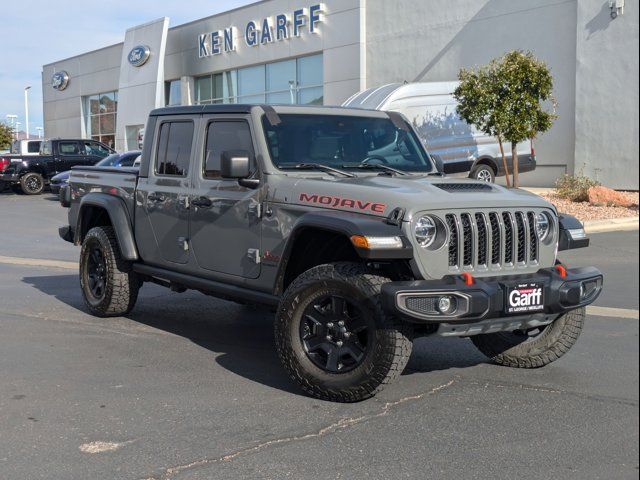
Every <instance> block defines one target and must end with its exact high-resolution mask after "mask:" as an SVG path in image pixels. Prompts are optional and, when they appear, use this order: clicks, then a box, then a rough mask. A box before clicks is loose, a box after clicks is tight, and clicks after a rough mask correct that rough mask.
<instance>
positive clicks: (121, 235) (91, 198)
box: [74, 193, 139, 261]
mask: <svg viewBox="0 0 640 480" xmlns="http://www.w3.org/2000/svg"><path fill="white" fill-rule="evenodd" d="M94 208H98V209H101V210H104V211H105V212H106V213H107V215H108V216H109V220H110V222H111V226H112V227H113V229H114V230H115V233H116V237H117V239H118V245H119V246H120V252H121V253H122V256H123V257H124V258H125V259H126V260H130V261H136V260H138V258H139V256H138V249H137V247H136V243H135V240H134V237H133V228H132V225H133V224H132V221H131V218H130V217H129V214H128V213H127V209H126V206H125V204H124V202H123V201H122V200H121V199H119V198H118V197H114V196H113V195H108V194H106V193H88V194H86V195H85V196H84V197H82V200H80V207H79V209H78V220H77V225H76V228H75V237H74V243H76V244H80V243H82V241H83V239H84V236H85V235H86V233H87V231H88V230H89V227H90V225H91V212H94V211H95V210H94Z"/></svg>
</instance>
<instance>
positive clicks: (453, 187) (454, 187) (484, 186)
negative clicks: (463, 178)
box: [433, 182, 493, 192]
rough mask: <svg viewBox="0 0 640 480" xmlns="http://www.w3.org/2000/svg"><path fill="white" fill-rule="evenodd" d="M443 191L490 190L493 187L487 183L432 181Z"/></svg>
mask: <svg viewBox="0 0 640 480" xmlns="http://www.w3.org/2000/svg"><path fill="white" fill-rule="evenodd" d="M433 186H434V187H438V188H439V189H441V190H444V191H445V192H492V191H493V187H492V186H491V185H489V184H488V183H471V182H469V183H434V184H433Z"/></svg>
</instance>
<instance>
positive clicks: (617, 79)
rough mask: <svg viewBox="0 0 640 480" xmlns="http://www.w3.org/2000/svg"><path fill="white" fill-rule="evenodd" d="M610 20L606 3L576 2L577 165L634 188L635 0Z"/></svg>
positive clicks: (606, 181)
mask: <svg viewBox="0 0 640 480" xmlns="http://www.w3.org/2000/svg"><path fill="white" fill-rule="evenodd" d="M625 3H626V5H625V11H624V15H622V16H619V17H618V18H616V19H615V20H612V19H611V16H610V13H611V10H610V9H609V2H608V1H604V0H580V1H579V2H578V29H577V54H576V59H577V75H576V170H577V171H584V173H585V174H586V175H589V176H590V177H593V178H596V179H598V180H599V181H601V182H602V183H603V184H604V185H612V186H615V187H616V188H622V189H632V190H637V189H638V53H639V52H638V2H637V1H630V0H627V1H626V2H625Z"/></svg>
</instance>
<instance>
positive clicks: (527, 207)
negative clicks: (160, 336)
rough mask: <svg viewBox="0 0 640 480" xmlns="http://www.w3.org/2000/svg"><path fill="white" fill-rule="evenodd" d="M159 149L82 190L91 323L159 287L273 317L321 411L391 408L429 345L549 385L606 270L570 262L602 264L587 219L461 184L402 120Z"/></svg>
mask: <svg viewBox="0 0 640 480" xmlns="http://www.w3.org/2000/svg"><path fill="white" fill-rule="evenodd" d="M145 131H146V132H147V137H146V138H145V142H144V149H143V153H142V163H141V166H140V169H139V170H138V169H132V168H119V169H107V168H100V169H98V168H95V167H76V168H73V169H72V172H71V181H70V194H69V195H70V198H69V205H70V208H69V225H67V226H63V227H60V236H61V237H62V238H64V239H65V240H67V241H70V242H74V243H75V244H76V245H82V249H81V253H80V287H81V289H82V294H83V296H84V300H85V302H86V305H87V307H88V308H89V310H90V311H91V312H92V313H93V314H95V315H98V316H103V317H107V316H118V315H124V314H127V313H128V312H129V311H130V310H131V309H132V308H133V306H134V304H135V303H136V298H137V296H138V290H139V289H140V287H141V286H142V285H143V283H144V282H154V283H157V284H160V285H163V286H166V287H169V288H171V289H172V290H174V291H184V290H185V289H195V290H199V291H201V292H203V293H205V294H209V295H213V296H216V297H221V298H223V299H227V300H233V301H238V302H240V303H254V304H263V305H267V306H270V307H272V308H274V309H276V312H277V313H276V315H275V317H276V319H275V339H276V348H277V351H278V354H279V356H280V358H281V360H282V363H283V365H284V367H285V368H286V370H287V371H288V373H289V375H290V376H291V378H292V379H294V380H295V381H297V382H298V384H299V385H300V386H301V387H302V389H303V390H304V391H305V392H307V393H308V394H310V395H313V396H315V397H318V398H322V399H327V400H333V401H344V402H348V401H357V400H362V399H365V398H368V397H371V396H373V395H375V394H376V393H377V392H378V391H380V390H381V388H382V387H383V386H384V385H386V384H387V383H389V382H391V381H392V380H393V379H394V378H396V377H397V376H398V375H400V373H401V372H402V370H403V368H404V367H405V365H406V363H407V361H408V359H409V355H410V353H411V348H412V340H413V339H414V338H416V337H419V336H426V335H436V336H442V337H459V338H464V337H469V338H471V340H472V341H473V343H474V345H475V346H476V347H477V348H478V349H480V351H481V352H482V353H484V354H485V355H487V356H488V357H490V358H491V359H492V360H493V361H494V362H496V363H498V364H501V365H507V366H511V367H520V368H536V367H542V366H544V365H546V364H548V363H551V362H553V361H554V360H557V359H558V358H559V357H561V356H562V355H564V354H565V353H566V352H567V351H568V350H569V348H571V346H572V345H573V344H574V343H575V342H576V340H577V338H578V335H579V334H580V331H581V329H582V326H583V322H584V318H585V306H586V305H588V304H590V303H592V302H593V301H594V300H595V299H596V298H597V297H598V295H599V294H600V291H601V289H602V282H603V277H602V274H601V273H600V272H599V271H598V270H597V269H595V268H592V267H582V268H572V269H569V268H567V267H565V266H564V265H563V264H562V263H561V262H560V261H559V260H558V256H557V254H558V251H559V250H566V249H570V248H578V247H585V246H587V245H588V242H589V241H588V239H587V238H586V236H585V233H584V230H583V228H582V225H581V224H580V223H579V222H578V221H577V220H576V219H574V218H572V217H566V216H559V215H558V214H557V212H556V210H555V209H554V207H553V206H552V205H550V204H549V203H547V202H546V201H544V200H543V199H541V198H539V197H537V196H535V195H532V194H530V193H528V192H525V191H521V190H507V189H504V188H502V187H499V186H496V185H490V184H487V183H482V182H477V181H472V180H456V179H446V178H443V176H442V174H441V173H440V172H441V167H442V165H441V164H440V163H439V162H437V161H435V160H432V159H431V157H430V156H429V154H428V153H427V152H426V151H425V150H424V148H423V146H422V144H421V143H420V141H419V140H418V138H417V136H416V133H415V132H414V130H413V128H412V126H411V125H410V124H409V123H408V122H407V121H406V120H405V119H404V117H402V116H401V115H399V114H397V113H387V112H380V111H366V110H353V109H346V108H327V107H301V106H275V107H272V106H264V105H208V106H191V107H173V108H163V109H159V110H154V111H153V112H152V113H151V115H150V117H149V120H148V123H147V126H146V130H145ZM203 314H206V312H203Z"/></svg>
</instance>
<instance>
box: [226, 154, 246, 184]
mask: <svg viewBox="0 0 640 480" xmlns="http://www.w3.org/2000/svg"><path fill="white" fill-rule="evenodd" d="M249 175H251V155H250V154H249V152H247V151H246V150H229V151H225V152H222V157H221V159H220V176H221V177H222V178H237V179H241V178H247V177H249Z"/></svg>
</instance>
